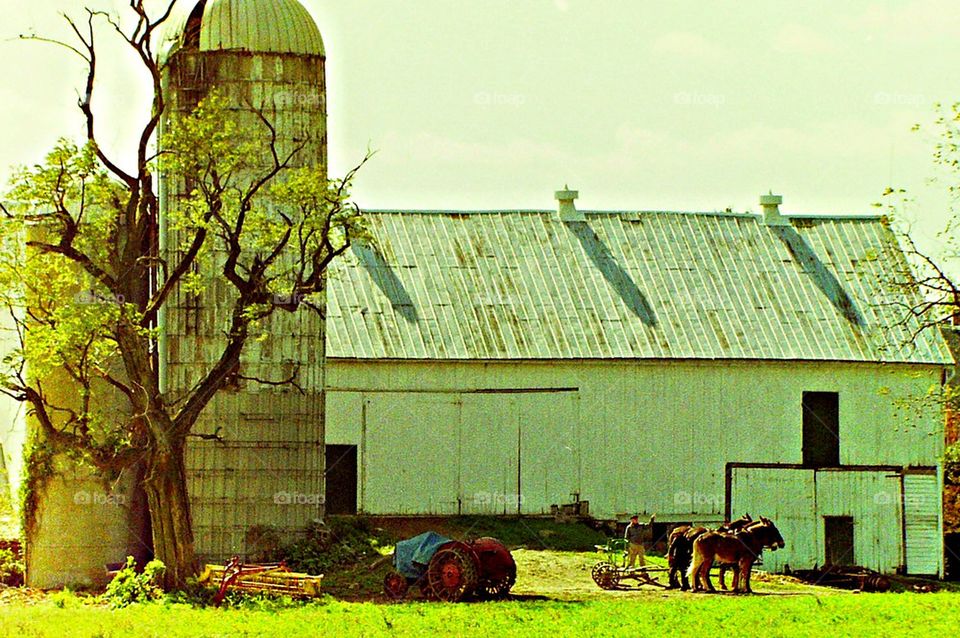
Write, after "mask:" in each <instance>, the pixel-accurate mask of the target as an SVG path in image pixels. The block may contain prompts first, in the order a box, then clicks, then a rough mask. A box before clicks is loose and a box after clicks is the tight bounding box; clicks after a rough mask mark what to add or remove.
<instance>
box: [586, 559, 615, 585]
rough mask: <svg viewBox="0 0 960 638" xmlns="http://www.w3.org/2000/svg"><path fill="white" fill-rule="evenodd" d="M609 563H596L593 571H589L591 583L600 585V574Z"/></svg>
mask: <svg viewBox="0 0 960 638" xmlns="http://www.w3.org/2000/svg"><path fill="white" fill-rule="evenodd" d="M609 565H610V563H606V562H604V563H597V564H596V565H594V566H593V569H592V570H590V577H591V578H593V582H595V583H596V584H598V585H599V584H600V574H601V573H603V570H604V568H605V567H607V566H609Z"/></svg>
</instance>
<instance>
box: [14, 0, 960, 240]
mask: <svg viewBox="0 0 960 638" xmlns="http://www.w3.org/2000/svg"><path fill="white" fill-rule="evenodd" d="M302 2H303V4H304V5H305V6H306V7H307V8H308V9H309V10H310V12H311V13H312V14H313V15H314V17H315V18H316V19H317V22H318V24H319V25H320V29H321V31H322V33H323V35H324V40H325V42H326V48H327V68H328V104H329V112H330V121H329V139H330V160H331V173H332V174H334V175H336V174H342V173H344V172H345V171H346V170H347V169H349V168H350V167H351V166H352V165H353V164H354V163H355V162H357V161H358V160H359V159H360V158H361V157H362V156H363V154H364V152H365V150H366V149H367V147H368V145H369V146H371V147H373V148H375V149H377V150H378V151H379V154H378V155H377V157H376V158H375V159H374V161H373V162H372V163H371V164H369V165H368V166H367V167H366V168H365V169H364V171H363V173H362V174H361V176H360V177H359V179H358V181H357V183H356V188H355V198H356V200H357V201H358V202H359V203H360V204H361V205H363V206H366V207H370V208H390V209H395V208H410V209H421V208H427V209H468V210H470V209H476V210H483V209H517V208H520V209H531V208H532V209H549V208H552V207H553V206H554V205H555V204H554V201H553V191H554V190H556V189H558V188H560V187H562V186H563V185H564V184H565V183H569V185H570V187H571V188H575V189H579V190H580V200H579V202H578V205H579V206H580V207H581V208H584V209H593V210H597V209H599V210H661V209H667V210H717V209H721V210H722V209H724V208H726V207H732V208H733V209H734V210H738V211H741V210H754V211H756V210H757V209H758V205H757V199H758V197H759V195H760V194H761V193H765V192H767V191H768V190H771V189H772V190H773V191H774V192H775V193H780V194H782V195H783V196H784V200H785V201H784V206H783V210H784V211H785V212H787V213H791V212H799V213H869V212H872V211H873V210H874V209H872V208H871V206H870V205H871V203H873V202H876V201H878V200H879V199H880V195H881V193H882V192H883V190H884V188H885V187H886V186H887V185H891V184H892V185H896V186H905V187H908V188H909V189H910V190H911V191H912V192H914V193H915V194H916V195H917V196H918V199H919V202H920V206H919V207H918V209H917V210H916V211H914V215H915V216H916V217H917V218H918V225H917V233H918V234H921V235H923V236H926V237H932V236H933V235H934V234H935V232H936V230H937V229H938V228H940V227H941V226H942V223H943V221H944V220H945V219H946V211H945V208H946V201H947V200H946V197H945V195H944V194H943V193H944V188H943V187H942V186H936V185H930V184H928V183H927V179H928V178H929V177H931V176H933V175H935V169H934V167H933V164H932V161H931V153H932V144H933V141H934V140H933V137H932V136H931V135H930V134H929V133H927V134H925V133H923V132H921V133H913V132H911V131H910V128H911V126H912V125H913V124H915V123H924V124H926V123H929V122H932V120H933V119H934V117H935V112H934V107H933V105H934V103H935V102H937V101H942V102H944V103H947V104H949V103H951V102H953V101H957V100H960V65H958V64H957V63H956V61H957V60H960V2H957V1H956V0H902V1H895V0H887V1H868V0H845V1H844V2H836V1H835V0H834V1H821V0H807V1H805V2H795V1H791V2H781V1H776V2H772V1H769V0H767V1H760V0H742V1H740V2H729V1H726V0H723V1H720V2H703V1H702V0H700V1H697V2H687V1H679V2H646V1H636V0H635V1H631V2H628V1H625V0H619V1H617V0H481V1H477V2H472V3H466V2H460V1H455V0H444V1H441V0H407V1H404V2H400V1H398V0H392V1H387V0H351V1H350V2H344V1H343V0H337V1H334V0H302ZM85 4H86V5H89V6H92V7H97V8H103V7H110V6H120V5H123V4H126V3H125V2H121V1H120V0H113V1H111V0H89V2H84V1H81V0H31V1H29V2H20V1H16V2H15V1H13V0H0V12H2V15H4V16H5V19H4V21H3V24H2V26H0V100H2V105H3V110H2V117H0V167H2V171H3V172H2V173H0V177H5V176H7V175H8V171H6V167H7V166H9V165H11V164H16V163H23V162H33V161H36V160H38V159H39V158H40V157H41V156H42V154H43V153H44V151H45V150H46V149H48V148H49V147H50V145H51V144H52V143H53V142H54V141H55V140H56V138H57V137H59V136H62V135H70V136H77V135H79V134H80V133H81V128H80V119H79V117H78V113H77V111H76V108H75V101H76V89H77V88H78V87H80V86H81V84H82V80H83V78H82V68H81V66H80V65H78V64H76V63H75V62H73V61H71V59H70V56H69V54H67V53H66V52H64V51H62V50H57V49H56V48H53V47H50V46H47V45H42V44H38V43H32V42H21V41H19V40H17V35H18V34H20V33H29V32H36V33H40V34H48V35H52V36H55V37H64V36H65V34H66V32H65V31H64V27H63V25H62V23H61V22H60V21H59V18H58V16H57V14H58V12H61V11H68V12H71V13H73V14H75V15H76V14H79V12H80V11H81V10H82V7H83V6H84V5H85ZM182 4H183V5H184V8H188V7H187V5H192V1H191V0H183V2H182ZM120 58H121V56H120V55H119V54H116V55H111V56H110V57H109V59H108V60H105V62H108V63H109V64H105V65H104V68H103V69H102V71H103V76H104V80H106V81H107V82H108V83H107V84H106V85H105V86H104V89H103V90H102V92H101V93H100V95H99V100H98V103H97V105H98V108H99V110H100V111H101V112H102V113H103V117H102V128H101V134H102V136H103V138H104V140H105V141H106V142H107V143H108V144H113V145H115V148H117V149H118V150H119V149H121V148H123V147H124V140H125V139H126V135H127V134H128V132H129V131H130V130H132V125H131V122H132V121H133V120H131V114H132V113H133V112H134V111H135V110H136V106H137V103H138V102H137V99H136V95H137V94H138V91H137V90H135V89H136V84H135V83H134V82H131V81H130V80H129V79H127V78H125V77H124V76H123V68H124V67H123V66H122V65H119V64H117V60H119V59H120ZM131 95H133V97H131ZM140 95H141V97H142V93H141V94H140ZM127 148H129V146H127Z"/></svg>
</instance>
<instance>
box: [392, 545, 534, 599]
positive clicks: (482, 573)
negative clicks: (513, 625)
mask: <svg viewBox="0 0 960 638" xmlns="http://www.w3.org/2000/svg"><path fill="white" fill-rule="evenodd" d="M393 567H394V570H395V571H392V572H390V573H388V574H387V575H386V577H385V578H384V579H383V591H384V593H385V594H386V595H387V596H388V597H389V598H392V599H393V600H400V599H402V598H404V597H405V596H406V595H407V591H408V590H409V589H410V587H414V586H415V587H418V588H419V589H420V592H421V594H423V596H424V597H425V598H427V599H428V600H442V601H447V602H460V601H462V600H469V599H481V600H497V599H502V598H506V596H507V595H508V594H509V593H510V588H511V587H513V585H514V583H515V582H516V580H517V564H516V563H515V562H514V560H513V556H511V554H510V550H508V549H507V548H506V547H505V546H504V545H503V543H501V542H500V541H498V540H497V539H495V538H478V539H477V540H473V541H468V542H461V541H455V540H451V539H449V538H446V537H444V536H441V535H439V534H437V533H435V532H426V533H424V534H420V535H419V536H415V537H413V538H410V539H408V540H405V541H400V542H399V543H397V547H396V550H395V551H394V554H393Z"/></svg>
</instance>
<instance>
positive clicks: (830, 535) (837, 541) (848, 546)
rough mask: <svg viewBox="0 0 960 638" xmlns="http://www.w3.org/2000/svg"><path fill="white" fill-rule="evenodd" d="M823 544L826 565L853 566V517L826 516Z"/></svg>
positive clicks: (824, 518) (824, 519)
mask: <svg viewBox="0 0 960 638" xmlns="http://www.w3.org/2000/svg"><path fill="white" fill-rule="evenodd" d="M823 544H824V549H825V551H826V556H825V560H824V563H825V564H826V565H853V564H854V563H855V562H856V561H855V560H854V556H855V554H854V553H853V550H854V548H853V517H852V516H824V517H823Z"/></svg>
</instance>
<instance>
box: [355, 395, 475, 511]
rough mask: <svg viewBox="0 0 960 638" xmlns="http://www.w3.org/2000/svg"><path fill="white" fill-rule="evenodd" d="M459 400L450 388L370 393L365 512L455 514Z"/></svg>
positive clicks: (366, 417)
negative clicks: (435, 391)
mask: <svg viewBox="0 0 960 638" xmlns="http://www.w3.org/2000/svg"><path fill="white" fill-rule="evenodd" d="M459 429H460V402H459V400H458V398H457V396H456V395H453V394H426V393H410V394H406V393H389V392H385V393H371V394H369V395H368V396H367V399H366V401H365V408H364V420H363V437H364V445H363V450H362V457H363V458H362V464H363V472H362V474H363V476H364V481H363V489H362V506H363V511H364V513H371V514H438V515H448V514H457V513H458V510H459V502H458V501H459V487H458V474H459V471H458V458H459V450H460V437H459Z"/></svg>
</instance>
